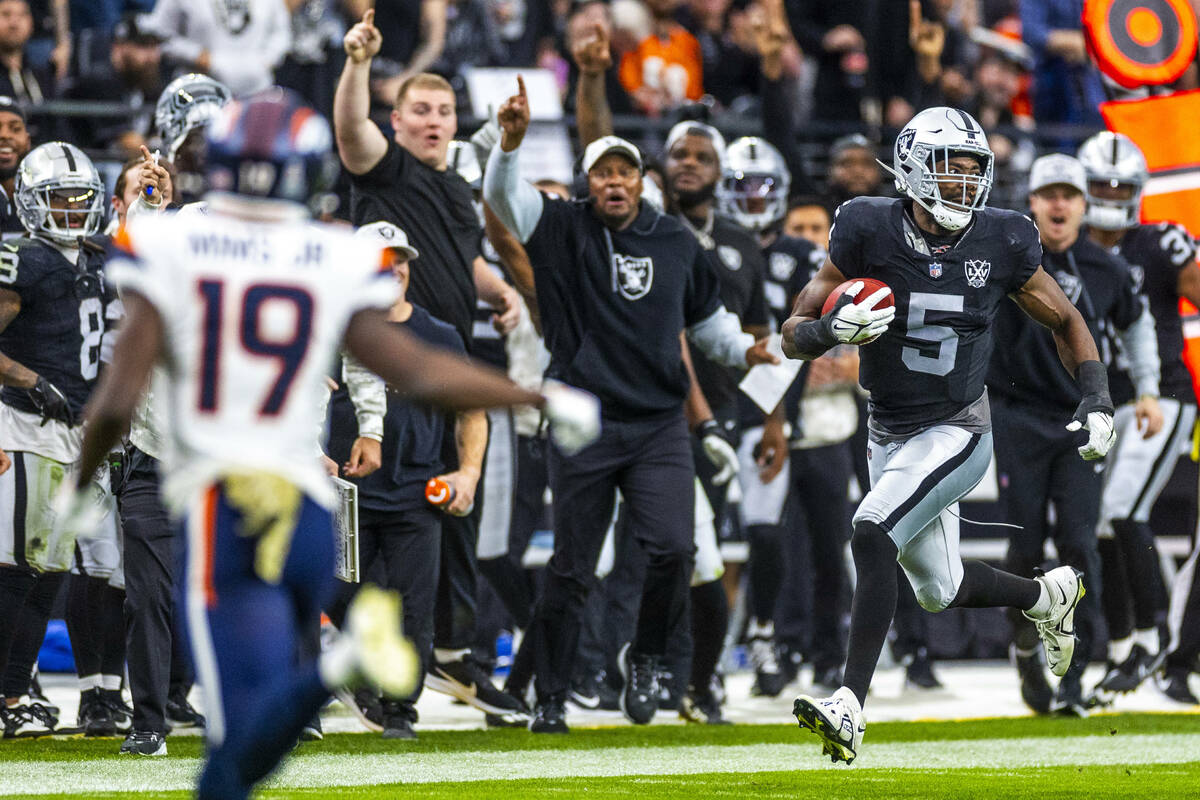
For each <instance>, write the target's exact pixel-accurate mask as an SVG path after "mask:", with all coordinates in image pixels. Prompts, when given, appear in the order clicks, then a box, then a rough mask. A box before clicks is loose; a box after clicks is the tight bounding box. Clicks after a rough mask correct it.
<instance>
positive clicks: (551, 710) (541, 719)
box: [529, 699, 570, 733]
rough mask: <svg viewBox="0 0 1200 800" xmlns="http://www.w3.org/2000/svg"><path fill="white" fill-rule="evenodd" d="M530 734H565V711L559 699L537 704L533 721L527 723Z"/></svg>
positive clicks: (568, 729)
mask: <svg viewBox="0 0 1200 800" xmlns="http://www.w3.org/2000/svg"><path fill="white" fill-rule="evenodd" d="M529 730H530V732H531V733H567V732H568V731H570V728H568V727H567V710H566V708H565V707H564V704H563V701H562V700H559V699H553V700H546V701H544V702H540V703H538V704H537V710H536V711H534V712H533V719H532V720H530V722H529Z"/></svg>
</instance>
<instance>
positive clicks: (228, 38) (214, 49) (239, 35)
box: [146, 0, 292, 96]
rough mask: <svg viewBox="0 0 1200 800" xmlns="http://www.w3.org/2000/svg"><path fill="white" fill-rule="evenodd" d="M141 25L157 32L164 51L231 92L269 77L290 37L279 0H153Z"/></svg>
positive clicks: (250, 89)
mask: <svg viewBox="0 0 1200 800" xmlns="http://www.w3.org/2000/svg"><path fill="white" fill-rule="evenodd" d="M146 28H148V29H150V30H154V31H156V32H158V33H160V34H161V35H162V37H163V39H164V42H163V53H164V55H166V56H168V57H169V58H171V59H173V60H174V61H176V62H178V63H179V64H180V65H182V66H184V67H186V68H188V70H189V71H195V72H203V73H207V74H211V75H212V76H213V77H214V78H216V79H217V80H219V81H221V82H222V83H224V84H225V85H227V86H228V87H229V88H230V90H231V91H232V92H233V94H234V95H235V96H237V95H244V94H249V93H251V92H256V91H258V90H259V89H265V88H266V87H268V86H270V85H271V84H272V83H274V82H275V77H274V75H275V68H276V67H277V66H279V64H280V63H281V62H282V61H283V57H284V56H285V55H286V54H287V52H288V48H289V47H290V46H291V42H292V31H291V20H290V19H289V18H288V7H287V5H286V4H285V2H284V0H243V1H242V2H238V3H197V2H194V1H193V0H158V2H157V4H156V5H155V7H154V11H152V12H151V13H150V15H149V17H148V18H147V19H146Z"/></svg>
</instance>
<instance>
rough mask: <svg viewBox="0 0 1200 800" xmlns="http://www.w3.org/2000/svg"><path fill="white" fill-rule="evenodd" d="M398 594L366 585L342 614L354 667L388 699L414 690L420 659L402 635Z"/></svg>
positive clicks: (403, 695) (418, 675) (419, 673)
mask: <svg viewBox="0 0 1200 800" xmlns="http://www.w3.org/2000/svg"><path fill="white" fill-rule="evenodd" d="M402 619H403V618H402V616H401V614H400V595H399V594H397V593H396V592H391V591H384V590H383V589H380V588H379V587H378V586H373V585H370V584H367V585H365V586H363V587H362V588H361V589H359V590H358V594H357V595H355V597H354V602H352V603H351V604H350V608H349V610H348V611H347V612H346V626H345V630H346V636H347V637H349V639H350V643H351V646H352V647H353V651H354V657H355V666H356V667H357V669H358V672H359V674H360V675H361V676H362V677H363V678H364V679H365V680H366V681H367V682H368V683H369V684H371V685H372V686H375V687H378V688H379V689H380V691H382V692H383V693H384V694H385V695H387V696H389V697H406V696H407V695H408V694H409V693H411V692H412V690H413V689H415V688H416V687H417V680H418V679H419V678H420V675H421V660H420V659H419V658H418V657H417V651H416V648H414V647H413V645H412V642H410V641H409V640H408V639H407V638H406V637H405V636H404V634H403V633H401V626H402Z"/></svg>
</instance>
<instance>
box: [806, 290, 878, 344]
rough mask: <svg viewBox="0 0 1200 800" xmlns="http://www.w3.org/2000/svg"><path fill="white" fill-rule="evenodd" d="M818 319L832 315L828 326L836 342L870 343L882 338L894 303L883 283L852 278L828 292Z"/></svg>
mask: <svg viewBox="0 0 1200 800" xmlns="http://www.w3.org/2000/svg"><path fill="white" fill-rule="evenodd" d="M843 298H844V299H843ZM821 316H822V317H830V316H832V318H831V319H830V320H829V324H830V325H831V330H832V333H833V335H834V336H835V337H836V338H837V340H838V341H840V342H843V343H845V344H857V345H864V344H870V343H871V342H873V341H875V340H876V339H878V338H879V337H880V336H882V335H883V333H884V331H886V330H887V327H888V325H890V324H891V322H892V319H893V318H894V317H895V316H896V300H895V298H894V297H893V296H892V290H891V288H889V287H888V285H887V284H886V283H884V282H883V281H878V280H875V279H874V278H855V279H854V280H849V281H846V282H844V283H842V284H839V285H838V286H837V287H836V288H835V289H834V290H833V291H832V292H830V293H829V297H827V298H825V304H824V306H822V308H821Z"/></svg>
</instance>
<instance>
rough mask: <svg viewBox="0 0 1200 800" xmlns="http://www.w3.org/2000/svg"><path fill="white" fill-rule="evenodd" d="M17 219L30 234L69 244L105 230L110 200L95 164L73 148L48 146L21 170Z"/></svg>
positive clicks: (34, 153) (25, 161) (31, 156)
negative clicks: (104, 225) (108, 200)
mask: <svg viewBox="0 0 1200 800" xmlns="http://www.w3.org/2000/svg"><path fill="white" fill-rule="evenodd" d="M14 194H15V195H16V206H17V216H18V217H19V218H20V220H21V224H22V225H23V226H24V227H25V230H27V231H29V232H30V233H31V234H41V235H44V236H47V237H49V238H50V239H52V240H54V241H55V242H58V243H59V244H63V245H68V246H70V245H75V244H77V243H78V240H79V239H80V238H81V237H85V238H86V237H88V236H93V235H95V234H96V233H98V232H99V231H100V224H101V222H102V221H103V219H104V206H105V200H106V199H107V198H106V197H105V194H104V183H103V182H102V181H101V180H100V173H98V172H97V171H96V167H95V166H94V165H93V164H92V160H91V159H90V158H88V157H87V156H86V155H84V154H83V151H82V150H80V149H79V148H78V147H76V146H75V145H73V144H67V143H66V142H47V143H46V144H43V145H40V146H38V147H35V148H34V149H33V150H30V151H29V153H28V155H26V156H25V158H23V159H21V163H20V164H19V165H18V166H17V177H16V185H15V192H14Z"/></svg>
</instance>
